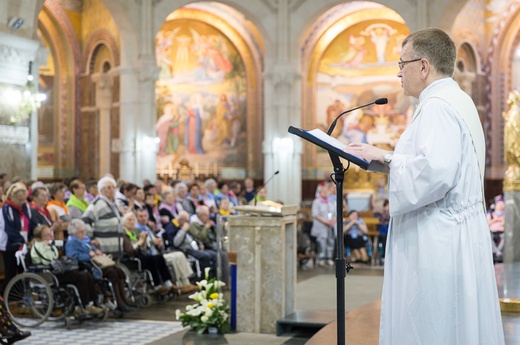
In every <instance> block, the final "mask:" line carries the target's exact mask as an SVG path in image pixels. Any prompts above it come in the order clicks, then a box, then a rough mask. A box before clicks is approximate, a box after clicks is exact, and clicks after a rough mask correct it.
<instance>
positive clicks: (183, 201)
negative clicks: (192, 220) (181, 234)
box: [175, 182, 195, 215]
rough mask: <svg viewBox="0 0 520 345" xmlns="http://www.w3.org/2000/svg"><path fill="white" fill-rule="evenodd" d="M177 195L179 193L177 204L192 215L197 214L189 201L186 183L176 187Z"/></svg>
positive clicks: (178, 184) (180, 183)
mask: <svg viewBox="0 0 520 345" xmlns="http://www.w3.org/2000/svg"><path fill="white" fill-rule="evenodd" d="M175 193H177V203H178V204H179V205H180V206H181V208H182V209H183V210H185V211H186V212H188V213H189V214H190V215H192V214H194V213H195V208H193V207H192V206H191V203H190V202H189V201H188V186H187V185H186V183H184V182H179V183H177V184H176V185H175Z"/></svg>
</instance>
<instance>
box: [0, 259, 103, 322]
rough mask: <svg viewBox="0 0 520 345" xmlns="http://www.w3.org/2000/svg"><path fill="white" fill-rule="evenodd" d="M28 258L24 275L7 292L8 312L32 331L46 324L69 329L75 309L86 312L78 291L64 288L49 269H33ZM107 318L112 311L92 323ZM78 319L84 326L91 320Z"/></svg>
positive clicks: (73, 287) (97, 317) (19, 276)
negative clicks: (48, 322) (32, 328)
mask: <svg viewBox="0 0 520 345" xmlns="http://www.w3.org/2000/svg"><path fill="white" fill-rule="evenodd" d="M27 254H28V253H27V252H26V253H25V255H24V256H25V257H24V258H22V266H23V268H24V272H23V273H20V274H18V275H16V276H15V277H13V278H12V279H11V280H10V281H9V283H8V284H7V286H6V288H5V291H4V303H5V306H6V309H7V312H8V313H9V314H10V315H11V319H12V320H13V322H14V323H15V324H16V325H18V326H20V327H26V328H31V327H37V326H39V325H41V324H42V323H43V322H46V321H55V322H60V321H62V322H64V323H65V326H66V328H67V329H69V328H70V327H71V323H72V317H73V314H74V311H75V309H76V308H81V309H83V307H82V305H83V304H82V303H81V298H80V295H79V292H78V290H77V288H76V287H75V286H74V285H72V284H67V285H64V286H60V284H59V282H58V279H57V277H56V276H55V275H54V274H53V273H52V272H51V271H50V267H49V266H45V265H33V264H32V262H31V260H30V255H27ZM84 314H85V313H83V315H84ZM107 318H108V311H106V310H105V312H103V313H101V314H100V315H98V316H96V317H93V318H92V319H93V320H99V321H106V319H107ZM75 319H76V320H77V321H79V322H80V323H82V322H83V321H85V320H86V319H87V318H83V317H80V318H75Z"/></svg>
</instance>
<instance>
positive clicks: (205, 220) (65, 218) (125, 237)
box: [0, 174, 265, 315]
mask: <svg viewBox="0 0 520 345" xmlns="http://www.w3.org/2000/svg"><path fill="white" fill-rule="evenodd" d="M0 176H1V177H2V181H0V204H1V209H2V212H1V213H0V215H1V216H0V251H1V252H2V255H3V259H4V267H5V268H4V272H5V276H4V281H3V288H4V289H5V287H6V286H7V284H8V282H9V281H10V280H11V279H12V278H13V277H14V276H15V275H16V274H18V273H21V272H22V271H23V268H22V267H21V265H19V264H18V263H17V260H16V253H17V252H18V251H19V250H21V248H22V247H23V246H24V244H27V245H28V246H29V248H30V249H29V250H30V252H29V253H30V257H31V259H32V261H33V263H36V264H49V263H50V262H51V261H52V260H54V259H56V258H57V257H58V256H59V255H60V253H63V252H65V253H66V254H67V256H71V257H73V258H75V259H77V260H78V261H79V262H82V263H83V264H84V265H86V266H93V264H92V260H91V259H92V258H93V257H95V256H97V255H103V254H111V255H112V256H114V257H116V258H119V257H124V256H126V257H133V258H138V259H139V260H140V261H141V264H142V266H143V268H145V269H148V270H149V271H150V273H151V276H152V278H153V282H152V283H153V284H152V286H153V289H154V290H155V291H156V292H159V293H162V292H169V291H174V292H176V293H191V292H193V291H196V290H198V287H197V286H196V285H195V282H196V281H197V280H199V279H202V278H203V277H202V276H201V275H200V272H204V269H205V268H207V267H208V268H210V277H217V276H218V278H219V279H220V280H222V281H223V282H225V283H226V284H227V285H229V261H228V255H227V252H226V250H225V248H224V247H223V246H222V245H220V244H219V242H217V229H216V225H217V217H218V216H219V215H220V216H227V215H230V214H233V213H234V207H235V206H239V205H243V204H249V203H253V202H254V200H255V197H257V196H258V194H260V195H263V197H265V189H264V190H261V191H256V190H255V188H254V182H253V180H252V179H250V178H247V179H246V180H245V181H244V182H243V183H241V182H238V181H236V182H231V183H227V182H224V181H220V182H217V181H216V180H215V179H207V180H205V181H168V182H167V183H165V182H164V181H162V180H158V181H156V182H155V183H151V182H150V181H149V180H145V181H143V182H142V185H141V186H138V185H137V184H135V183H133V182H130V181H124V180H118V181H116V180H115V179H114V177H113V176H112V175H110V174H106V175H105V176H103V177H102V178H101V179H99V180H88V181H86V182H84V181H83V180H81V179H79V178H69V179H65V180H64V181H62V182H54V183H50V184H46V183H43V182H41V181H22V180H21V179H18V178H14V179H11V180H9V179H8V178H7V176H6V175H5V174H2V175H0ZM259 192H260V193H259ZM57 247H61V248H63V249H61V248H60V250H58V249H57ZM193 263H197V264H198V265H193ZM219 264H220V266H219ZM197 270H198V272H196V271H197ZM87 272H88V273H87ZM171 272H173V274H172V273H171ZM197 273H199V275H197ZM92 275H93V274H92V273H91V272H90V271H88V270H87V271H78V272H75V273H73V274H69V273H67V274H62V275H58V280H59V281H60V283H63V284H74V285H76V286H77V288H78V292H79V294H80V297H81V300H82V302H83V304H84V305H83V310H84V311H86V313H87V314H92V315H94V314H97V313H99V312H100V311H101V310H100V308H99V306H98V305H96V304H95V298H94V285H93V277H92ZM102 275H103V276H104V277H107V278H108V280H110V282H111V283H112V286H113V288H114V293H115V296H114V297H115V299H116V302H117V308H119V309H120V310H121V311H123V312H129V311H132V310H135V308H136V307H135V305H133V304H132V303H131V302H130V301H129V300H127V298H126V294H125V285H124V283H125V274H124V272H123V271H122V270H121V269H120V268H117V266H113V267H107V268H103V269H102Z"/></svg>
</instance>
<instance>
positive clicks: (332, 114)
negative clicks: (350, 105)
mask: <svg viewBox="0 0 520 345" xmlns="http://www.w3.org/2000/svg"><path fill="white" fill-rule="evenodd" d="M346 109H347V107H346V106H345V103H343V102H342V101H341V100H339V99H336V100H335V101H334V103H333V104H331V105H329V106H328V107H327V123H326V124H325V127H328V126H330V124H331V123H332V122H333V121H334V119H335V118H336V117H337V116H338V115H339V114H340V113H341V112H343V111H345V110H346ZM344 121H345V118H344V117H340V118H339V120H338V125H337V126H336V128H334V131H332V134H331V136H332V137H334V138H337V137H338V136H339V135H340V134H341V129H342V128H343V123H344Z"/></svg>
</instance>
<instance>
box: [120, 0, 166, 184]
mask: <svg viewBox="0 0 520 345" xmlns="http://www.w3.org/2000/svg"><path fill="white" fill-rule="evenodd" d="M139 20H140V23H135V26H136V27H139V28H140V29H139V30H138V32H139V35H138V37H137V36H136V37H135V40H136V41H137V42H138V46H137V47H136V46H134V45H131V44H129V45H122V51H121V57H122V59H121V66H120V67H119V68H118V72H119V75H120V121H119V122H120V137H119V143H120V169H119V170H120V175H121V176H120V177H121V178H123V179H125V180H128V181H132V182H135V183H137V184H141V182H142V181H143V179H145V178H148V179H154V178H155V175H156V155H157V144H156V140H155V138H156V133H155V122H156V113H155V81H156V80H157V78H158V75H159V68H158V67H157V63H156V61H155V56H154V49H153V47H154V46H155V37H154V32H153V27H154V23H153V1H152V0H142V1H141V7H140V16H139ZM123 34H124V33H123ZM125 39H126V40H128V42H132V43H133V39H134V37H131V36H130V35H129V36H128V37H125ZM126 40H123V41H124V42H125V41H126ZM130 47H132V48H130ZM135 47H136V48H137V49H135Z"/></svg>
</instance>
